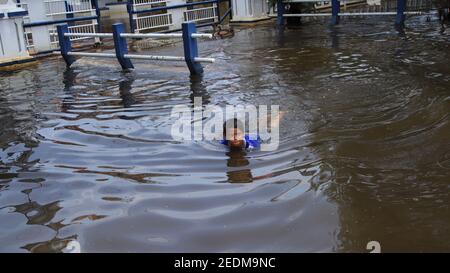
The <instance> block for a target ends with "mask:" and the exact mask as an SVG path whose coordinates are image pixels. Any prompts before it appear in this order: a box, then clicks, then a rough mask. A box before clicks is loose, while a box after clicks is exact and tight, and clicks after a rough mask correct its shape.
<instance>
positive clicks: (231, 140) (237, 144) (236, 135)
mask: <svg viewBox="0 0 450 273" xmlns="http://www.w3.org/2000/svg"><path fill="white" fill-rule="evenodd" d="M226 137H227V140H228V146H230V147H231V148H243V147H244V145H245V143H244V133H243V132H242V130H240V129H238V128H231V129H229V130H227V136H226Z"/></svg>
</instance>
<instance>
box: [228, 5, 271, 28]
mask: <svg viewBox="0 0 450 273" xmlns="http://www.w3.org/2000/svg"><path fill="white" fill-rule="evenodd" d="M231 4H232V7H233V20H231V22H233V23H246V22H255V21H260V20H265V19H269V17H268V15H267V13H268V10H269V9H268V5H267V1H266V0H232V2H231Z"/></svg>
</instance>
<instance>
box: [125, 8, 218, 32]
mask: <svg viewBox="0 0 450 273" xmlns="http://www.w3.org/2000/svg"><path fill="white" fill-rule="evenodd" d="M169 2H170V5H178V4H183V3H184V4H186V1H180V0H178V2H175V0H170V1H169V0H164V1H163V0H133V9H134V10H135V11H139V10H141V11H142V10H148V9H151V8H153V7H154V6H152V5H155V4H160V5H158V6H161V7H164V6H170V5H168V3H169ZM208 5H209V6H206V7H205V6H202V7H201V8H194V9H187V8H186V7H185V8H177V9H167V10H163V11H162V12H164V13H159V14H152V13H151V12H148V13H138V14H134V15H133V19H134V20H135V22H136V25H135V32H136V33H139V32H142V31H145V30H150V31H151V30H161V29H163V28H166V29H169V30H174V29H179V28H181V23H183V22H195V23H199V24H200V23H215V22H218V21H219V18H218V13H217V5H216V3H211V4H208ZM160 12H161V11H160Z"/></svg>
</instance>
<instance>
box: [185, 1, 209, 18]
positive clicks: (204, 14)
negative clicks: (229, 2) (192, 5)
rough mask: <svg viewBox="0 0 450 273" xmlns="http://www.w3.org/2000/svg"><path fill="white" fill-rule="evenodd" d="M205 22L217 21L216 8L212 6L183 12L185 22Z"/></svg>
mask: <svg viewBox="0 0 450 273" xmlns="http://www.w3.org/2000/svg"><path fill="white" fill-rule="evenodd" d="M206 20H214V21H217V6H216V4H213V6H211V7H206V8H199V9H191V10H188V11H185V12H184V21H185V22H199V21H206Z"/></svg>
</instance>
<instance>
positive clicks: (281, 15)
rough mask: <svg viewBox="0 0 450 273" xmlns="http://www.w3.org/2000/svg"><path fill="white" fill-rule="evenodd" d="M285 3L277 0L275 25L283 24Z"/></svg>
mask: <svg viewBox="0 0 450 273" xmlns="http://www.w3.org/2000/svg"><path fill="white" fill-rule="evenodd" d="M285 8H286V7H285V5H284V3H283V0H278V1H277V26H279V27H281V26H284V12H285Z"/></svg>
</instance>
